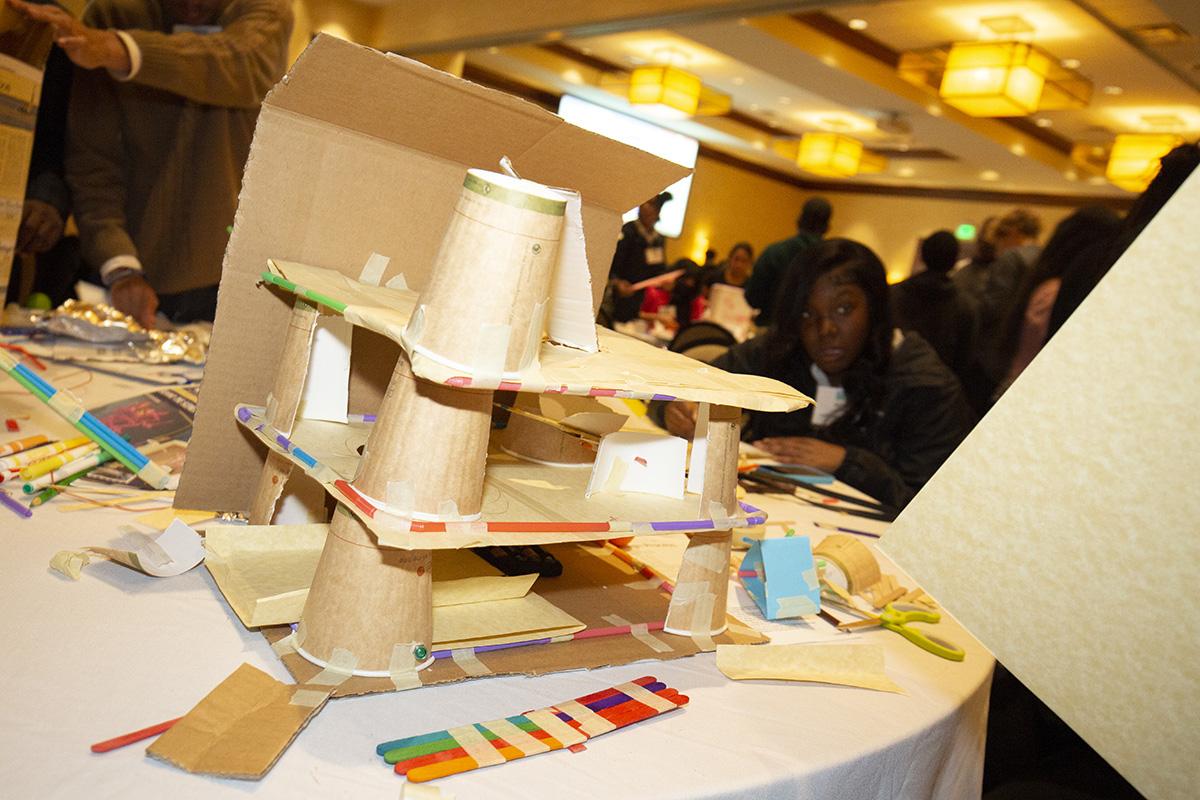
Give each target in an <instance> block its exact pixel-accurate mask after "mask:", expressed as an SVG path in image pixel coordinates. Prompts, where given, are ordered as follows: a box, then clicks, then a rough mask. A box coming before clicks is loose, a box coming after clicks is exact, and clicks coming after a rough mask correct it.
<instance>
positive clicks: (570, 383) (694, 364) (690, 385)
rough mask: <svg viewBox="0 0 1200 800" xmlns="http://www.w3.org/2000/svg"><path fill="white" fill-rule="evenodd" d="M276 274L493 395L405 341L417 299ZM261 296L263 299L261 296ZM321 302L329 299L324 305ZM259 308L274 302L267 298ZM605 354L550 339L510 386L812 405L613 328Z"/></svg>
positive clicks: (441, 377)
mask: <svg viewBox="0 0 1200 800" xmlns="http://www.w3.org/2000/svg"><path fill="white" fill-rule="evenodd" d="M266 266H268V267H269V269H270V272H271V274H273V275H277V276H279V277H280V278H283V279H284V280H286V281H288V282H289V284H292V285H294V286H295V291H296V292H297V293H298V294H302V295H303V296H305V297H308V298H309V299H311V300H314V301H316V302H324V303H326V304H329V303H331V302H332V303H335V304H336V305H334V306H333V308H334V309H335V310H339V311H341V313H342V314H343V315H344V316H345V318H346V319H347V320H349V321H350V322H352V323H354V324H355V325H358V326H361V327H364V328H367V329H369V330H372V331H375V332H376V333H379V334H381V335H383V336H386V337H387V338H389V339H391V340H392V341H394V342H397V343H398V344H401V345H402V346H404V347H405V350H406V351H408V352H409V355H410V356H411V358H412V367H413V372H414V373H416V374H417V375H418V376H420V377H422V378H425V379H426V380H430V381H434V382H436V383H446V384H449V385H458V386H470V387H474V388H495V387H496V386H497V385H499V384H498V381H499V378H495V379H493V380H491V382H490V383H484V382H481V380H480V379H479V378H478V377H472V376H471V375H470V374H469V373H468V372H466V371H464V370H460V369H455V368H452V367H447V366H445V365H443V364H440V363H438V362H436V361H433V360H431V359H429V358H427V357H425V356H422V355H420V354H419V353H413V352H412V351H411V350H410V349H409V347H408V345H407V343H406V342H405V329H406V328H407V326H408V321H409V319H410V317H411V316H412V314H413V311H414V309H415V308H416V305H417V300H418V296H417V293H416V292H414V291H410V290H404V289H390V288H387V287H379V286H372V285H369V284H365V283H361V282H359V281H357V280H355V279H353V278H350V277H348V276H346V275H343V274H342V273H340V272H337V271H335V270H328V269H320V268H318V267H311V266H307V265H305V264H298V263H295V262H291V261H283V260H279V259H271V260H269V261H268V262H267V265H266ZM260 295H261V292H260ZM322 298H323V299H322ZM259 301H260V302H263V303H270V302H272V299H271V298H269V297H260V300H259ZM596 333H597V335H598V337H599V343H600V349H599V351H598V352H593V353H589V352H585V351H582V350H579V349H577V348H574V347H567V346H564V345H559V344H555V343H554V342H552V341H548V340H544V341H543V342H542V345H541V349H540V351H539V353H538V358H537V360H536V361H535V362H534V363H533V364H532V365H530V367H529V368H528V369H526V370H525V371H523V372H522V373H521V375H520V377H519V378H514V379H513V380H512V381H511V382H510V381H506V383H519V384H520V385H521V386H522V387H523V388H524V389H525V390H526V391H533V392H540V391H544V390H549V391H553V392H563V393H565V394H580V395H586V394H589V393H590V392H592V390H594V389H604V390H612V391H618V392H622V393H628V394H630V395H632V396H635V397H639V398H641V399H645V400H652V399H655V398H661V397H675V398H679V399H681V400H692V401H695V402H702V403H717V404H720V405H726V406H735V407H738V408H749V409H755V410H758V411H795V410H796V409H798V408H804V407H805V406H807V405H808V404H809V402H810V401H809V399H808V398H807V397H805V396H804V395H803V394H801V393H800V392H798V391H796V390H795V389H793V388H792V387H790V386H788V385H787V384H785V383H782V382H780V381H776V380H772V379H771V378H764V377H761V376H758V375H733V374H731V373H728V372H725V371H723V370H719V369H717V368H716V367H711V366H708V365H705V364H702V363H700V362H698V361H696V360H695V359H691V358H688V357H687V356H683V355H680V354H679V353H672V352H671V351H669V350H664V349H662V348H661V347H655V346H653V345H651V344H647V343H646V342H643V341H641V340H639V339H635V338H633V337H631V336H625V335H623V334H619V333H616V332H615V331H611V330H608V329H607V328H600V327H597V328H596Z"/></svg>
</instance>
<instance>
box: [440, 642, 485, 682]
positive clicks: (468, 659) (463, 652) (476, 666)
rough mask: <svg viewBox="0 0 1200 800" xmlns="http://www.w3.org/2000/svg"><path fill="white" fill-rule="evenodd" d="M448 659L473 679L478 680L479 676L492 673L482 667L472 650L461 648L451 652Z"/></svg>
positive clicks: (482, 664)
mask: <svg viewBox="0 0 1200 800" xmlns="http://www.w3.org/2000/svg"><path fill="white" fill-rule="evenodd" d="M450 657H451V658H453V659H454V663H455V664H458V666H459V667H460V668H461V669H462V671H463V672H465V673H467V674H468V675H470V676H471V677H473V678H478V677H479V676H481V675H491V674H492V671H491V670H490V669H488V668H487V667H486V666H484V663H483V662H482V661H480V660H479V657H478V656H477V655H475V650H474V648H471V647H463V648H460V649H458V650H451V651H450Z"/></svg>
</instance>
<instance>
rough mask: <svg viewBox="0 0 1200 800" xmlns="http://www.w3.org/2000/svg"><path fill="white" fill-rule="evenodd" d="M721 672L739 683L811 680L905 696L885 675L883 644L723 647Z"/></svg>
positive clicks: (719, 663) (720, 650) (719, 650)
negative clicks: (748, 681)
mask: <svg viewBox="0 0 1200 800" xmlns="http://www.w3.org/2000/svg"><path fill="white" fill-rule="evenodd" d="M717 669H719V670H721V672H723V673H724V674H725V676H726V677H728V678H733V679H734V680H735V681H745V680H778V681H808V682H811V683H834V684H838V685H839V686H858V687H860V688H863V689H874V690H876V691H880V692H896V693H897V694H904V690H903V689H901V688H900V687H899V686H897V685H896V684H895V683H894V682H893V681H892V679H891V678H889V677H888V676H887V673H886V672H884V669H883V645H879V644H761V645H736V644H734V645H729V644H719V645H717Z"/></svg>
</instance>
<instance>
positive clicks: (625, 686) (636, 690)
mask: <svg viewBox="0 0 1200 800" xmlns="http://www.w3.org/2000/svg"><path fill="white" fill-rule="evenodd" d="M616 690H617V691H618V692H624V693H625V694H627V695H629V696H630V697H632V698H633V699H634V700H637V701H638V702H639V703H641V704H642V705H644V706H649V707H650V708H653V709H654V710H655V711H658V712H659V713H662V712H663V711H671V710H672V709H674V708H675V707H676V706H675V704H674V703H672V702H671V701H670V700H668V699H666V698H665V697H659V696H658V695H656V694H655V693H654V692H652V691H650V690H649V689H647V688H645V687H644V686H639V685H637V684H636V683H622V684H621V685H620V686H617V687H616Z"/></svg>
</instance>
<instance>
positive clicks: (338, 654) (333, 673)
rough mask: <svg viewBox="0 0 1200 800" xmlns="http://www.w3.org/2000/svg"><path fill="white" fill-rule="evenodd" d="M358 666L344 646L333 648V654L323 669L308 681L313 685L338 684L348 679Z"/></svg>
mask: <svg viewBox="0 0 1200 800" xmlns="http://www.w3.org/2000/svg"><path fill="white" fill-rule="evenodd" d="M357 667H358V659H357V658H355V657H354V654H353V653H351V652H350V651H349V650H347V649H345V648H344V647H335V648H333V655H331V656H330V657H329V661H328V662H326V664H325V669H323V670H321V671H320V672H318V673H317V674H316V676H315V677H313V678H311V679H310V680H309V681H308V682H309V683H310V684H311V685H313V686H339V685H341V684H342V683H345V682H346V681H347V680H349V678H350V676H351V675H353V674H354V670H355V669H356V668H357Z"/></svg>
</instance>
